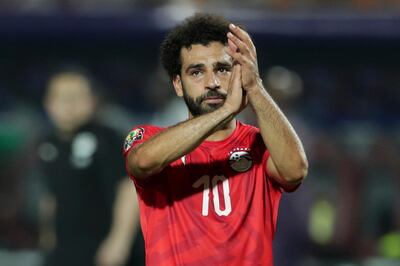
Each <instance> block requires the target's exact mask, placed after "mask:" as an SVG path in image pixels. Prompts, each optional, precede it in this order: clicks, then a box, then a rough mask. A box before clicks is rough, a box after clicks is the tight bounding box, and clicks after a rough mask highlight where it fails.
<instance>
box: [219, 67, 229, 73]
mask: <svg viewBox="0 0 400 266" xmlns="http://www.w3.org/2000/svg"><path fill="white" fill-rule="evenodd" d="M218 72H219V73H226V72H228V69H227V68H225V67H220V68H219V69H218Z"/></svg>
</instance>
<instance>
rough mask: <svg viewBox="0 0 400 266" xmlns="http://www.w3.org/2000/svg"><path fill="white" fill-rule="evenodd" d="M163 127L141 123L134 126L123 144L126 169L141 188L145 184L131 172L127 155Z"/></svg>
mask: <svg viewBox="0 0 400 266" xmlns="http://www.w3.org/2000/svg"><path fill="white" fill-rule="evenodd" d="M161 131H162V128H159V127H155V126H150V125H141V126H136V127H134V128H133V129H132V130H131V131H130V132H129V134H128V135H127V136H126V138H125V141H124V146H123V154H124V157H125V169H126V172H127V173H128V175H129V177H130V178H131V179H132V180H133V181H134V182H135V185H136V187H138V188H141V187H142V185H143V184H139V183H138V181H137V179H135V177H134V176H133V175H132V174H131V173H130V172H129V168H128V163H127V160H126V159H127V156H128V154H129V152H130V151H131V150H132V149H133V148H134V147H136V146H137V145H139V144H141V143H143V142H145V141H147V140H148V139H150V138H151V137H152V136H154V135H156V134H157V133H159V132H161Z"/></svg>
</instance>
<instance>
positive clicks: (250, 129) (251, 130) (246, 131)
mask: <svg viewBox="0 0 400 266" xmlns="http://www.w3.org/2000/svg"><path fill="white" fill-rule="evenodd" d="M238 127H239V128H238V131H239V133H240V135H242V136H243V135H247V136H248V135H253V136H254V135H258V134H260V129H259V128H258V127H255V126H253V125H250V124H246V123H243V122H241V121H238Z"/></svg>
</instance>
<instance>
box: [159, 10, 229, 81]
mask: <svg viewBox="0 0 400 266" xmlns="http://www.w3.org/2000/svg"><path fill="white" fill-rule="evenodd" d="M229 23H230V22H229V21H228V20H226V19H225V18H223V17H221V16H218V15H213V14H205V13H196V14H195V15H193V16H191V17H189V18H187V19H185V20H184V21H183V22H182V23H181V24H180V25H178V26H176V27H175V28H174V29H172V30H171V31H170V32H169V33H168V35H167V36H166V38H165V40H164V41H163V42H162V44H161V47H160V50H161V51H160V53H161V63H162V64H163V66H164V68H165V70H166V71H167V73H168V76H169V77H170V79H171V80H172V79H174V78H175V76H176V75H180V73H181V68H182V62H181V58H180V53H181V49H182V48H190V47H191V46H192V45H193V44H202V45H208V44H209V43H211V42H214V41H216V42H220V43H222V44H224V45H226V44H227V42H228V39H227V36H226V34H227V33H228V31H229Z"/></svg>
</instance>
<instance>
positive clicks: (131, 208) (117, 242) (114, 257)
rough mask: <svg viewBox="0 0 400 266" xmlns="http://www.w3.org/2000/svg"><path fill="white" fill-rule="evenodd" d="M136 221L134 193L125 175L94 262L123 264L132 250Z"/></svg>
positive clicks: (137, 218)
mask: <svg viewBox="0 0 400 266" xmlns="http://www.w3.org/2000/svg"><path fill="white" fill-rule="evenodd" d="M138 223H139V213H138V206H137V197H136V193H135V191H134V186H133V184H132V182H131V181H130V180H129V178H127V177H126V178H125V179H124V180H123V181H121V182H120V183H119V186H118V189H117V196H116V199H115V202H114V210H113V216H112V225H111V228H110V232H109V233H108V235H107V237H106V238H105V239H104V240H103V241H102V243H101V244H100V246H99V248H98V249H97V252H96V256H95V264H96V265H98V266H111V265H112V266H114V265H125V264H126V262H127V260H128V258H129V255H130V252H131V250H132V244H133V241H134V239H135V236H136V230H137V228H138Z"/></svg>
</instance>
